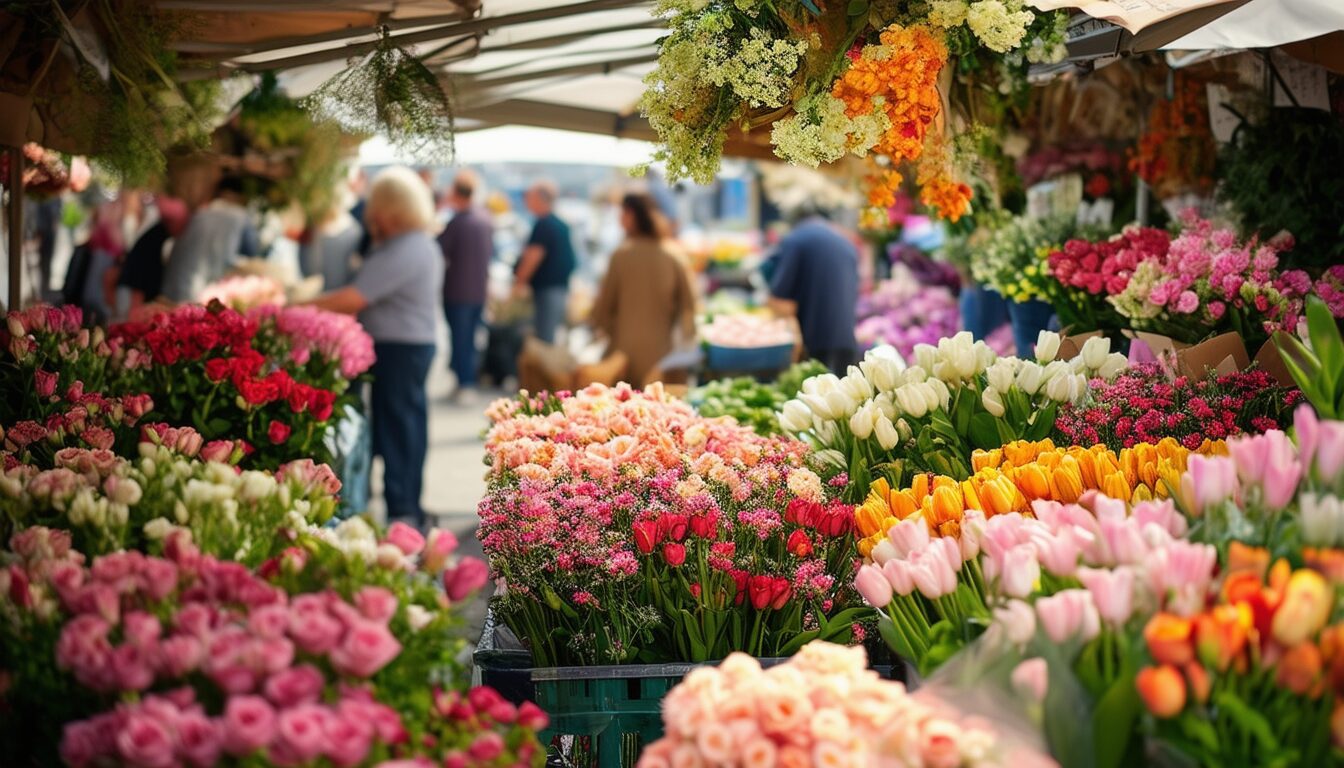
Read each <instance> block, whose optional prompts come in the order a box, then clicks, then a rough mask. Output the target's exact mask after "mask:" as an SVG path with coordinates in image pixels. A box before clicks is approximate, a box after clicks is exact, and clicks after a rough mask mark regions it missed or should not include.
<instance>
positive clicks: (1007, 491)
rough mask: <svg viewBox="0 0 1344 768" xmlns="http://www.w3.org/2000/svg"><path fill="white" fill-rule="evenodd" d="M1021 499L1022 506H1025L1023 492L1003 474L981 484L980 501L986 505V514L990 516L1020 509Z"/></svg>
mask: <svg viewBox="0 0 1344 768" xmlns="http://www.w3.org/2000/svg"><path fill="white" fill-rule="evenodd" d="M1019 500H1021V506H1022V507H1025V505H1026V502H1025V499H1022V492H1021V491H1019V490H1018V489H1017V486H1016V485H1013V482H1012V481H1011V480H1009V479H1008V478H1007V477H1004V476H1003V475H1000V476H998V477H995V478H994V479H992V480H988V481H986V482H984V483H983V484H982V485H981V486H980V501H981V502H982V503H983V504H984V505H985V506H984V510H985V515H986V516H988V517H992V516H994V515H1003V514H1007V513H1009V512H1013V511H1015V510H1017V509H1019V508H1020V507H1019Z"/></svg>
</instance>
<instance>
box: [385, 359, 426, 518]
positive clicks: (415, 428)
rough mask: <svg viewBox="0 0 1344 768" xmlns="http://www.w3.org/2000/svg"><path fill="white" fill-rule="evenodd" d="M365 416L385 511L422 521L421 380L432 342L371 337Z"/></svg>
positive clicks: (390, 515) (423, 433)
mask: <svg viewBox="0 0 1344 768" xmlns="http://www.w3.org/2000/svg"><path fill="white" fill-rule="evenodd" d="M373 351H374V354H375V355H377V357H378V359H377V361H376V362H375V363H374V364H373V371H372V373H373V397H372V401H373V403H372V405H373V408H372V413H371V414H370V422H371V426H372V428H373V453H374V455H376V456H382V457H383V498H384V499H385V500H386V501H387V517H388V519H389V520H392V519H396V518H403V519H408V520H409V521H410V522H411V523H412V524H413V525H415V526H417V527H423V526H424V522H425V512H424V510H423V509H422V508H421V507H420V491H421V488H422V486H423V484H424V474H425V455H426V454H427V453H428V452H429V401H428V398H427V397H426V395H425V380H426V379H428V378H429V366H430V365H431V364H432V363H433V362H434V345H433V344H399V343H393V342H374V345H373Z"/></svg>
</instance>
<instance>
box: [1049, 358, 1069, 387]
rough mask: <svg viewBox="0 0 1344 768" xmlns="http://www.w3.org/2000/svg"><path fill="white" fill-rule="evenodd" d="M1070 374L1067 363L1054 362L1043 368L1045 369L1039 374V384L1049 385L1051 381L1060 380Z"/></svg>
mask: <svg viewBox="0 0 1344 768" xmlns="http://www.w3.org/2000/svg"><path fill="white" fill-rule="evenodd" d="M1071 373H1072V371H1071V370H1069V364H1068V363H1066V362H1064V361H1063V360H1056V361H1054V362H1053V363H1050V364H1049V365H1047V366H1045V369H1044V370H1043V371H1042V372H1041V383H1042V384H1049V383H1050V382H1051V381H1052V380H1054V379H1057V378H1060V377H1061V376H1068V375H1069V374H1071Z"/></svg>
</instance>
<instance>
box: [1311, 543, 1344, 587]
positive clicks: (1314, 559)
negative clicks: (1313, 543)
mask: <svg viewBox="0 0 1344 768" xmlns="http://www.w3.org/2000/svg"><path fill="white" fill-rule="evenodd" d="M1302 560H1303V561H1304V562H1305V563H1306V566H1307V567H1308V568H1310V569H1312V570H1313V571H1317V572H1319V573H1320V574H1321V575H1322V576H1324V577H1325V578H1326V580H1327V581H1329V582H1330V583H1331V584H1344V550H1340V549H1323V548H1316V547H1306V548H1304V549H1303V550H1302Z"/></svg>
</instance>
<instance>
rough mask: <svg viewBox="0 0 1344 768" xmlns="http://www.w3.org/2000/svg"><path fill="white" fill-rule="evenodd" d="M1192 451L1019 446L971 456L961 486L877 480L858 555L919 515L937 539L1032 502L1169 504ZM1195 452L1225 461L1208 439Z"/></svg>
mask: <svg viewBox="0 0 1344 768" xmlns="http://www.w3.org/2000/svg"><path fill="white" fill-rule="evenodd" d="M1191 453H1192V451H1189V450H1187V449H1186V448H1185V447H1184V446H1182V445H1181V444H1180V443H1178V442H1176V441H1175V440H1173V439H1172V438H1166V439H1164V440H1162V441H1161V442H1159V443H1156V444H1152V443H1139V444H1138V445H1135V446H1134V447H1132V448H1125V449H1123V450H1121V451H1120V452H1119V453H1115V452H1114V451H1111V450H1110V449H1108V448H1107V447H1106V446H1104V445H1097V446H1093V447H1092V448H1081V447H1079V446H1072V447H1069V448H1056V447H1055V444H1054V443H1053V442H1052V441H1050V440H1041V441H1039V442H1031V441H1028V440H1018V441H1017V442H1013V443H1009V444H1007V445H1005V446H1003V447H1002V448H995V449H994V450H992V451H976V452H975V453H973V454H972V455H971V468H972V469H973V470H974V472H975V474H974V475H972V476H971V477H970V478H969V479H967V480H963V481H961V482H957V481H956V480H955V479H953V478H951V477H946V476H942V475H931V474H919V475H915V477H914V478H913V479H912V480H911V483H910V487H909V488H903V489H899V490H897V489H893V488H892V487H891V486H890V484H888V483H887V481H886V480H883V479H878V480H877V481H876V482H874V483H873V485H872V487H871V488H870V489H869V492H868V498H867V500H865V501H864V503H863V505H862V506H860V507H859V508H858V509H856V510H855V511H854V521H855V527H856V529H857V531H858V537H859V542H858V548H859V554H861V555H863V556H864V557H867V556H868V555H869V553H871V552H872V550H873V547H875V546H877V542H879V541H881V540H882V538H883V537H884V536H886V535H887V532H888V531H889V530H891V527H892V526H894V525H896V523H898V522H900V521H901V520H904V519H906V518H908V517H911V516H914V515H916V514H918V515H921V516H922V517H923V518H924V520H925V522H927V523H928V525H929V530H930V532H931V533H933V534H934V535H936V536H957V535H959V534H960V532H961V519H962V517H963V516H964V515H965V511H966V510H968V509H975V510H979V511H981V512H984V513H985V516H986V517H993V516H994V515H1001V514H1005V513H1008V512H1023V513H1029V512H1030V511H1031V502H1032V501H1034V500H1036V499H1048V500H1051V501H1058V502H1062V503H1065V504H1072V503H1074V502H1076V501H1078V499H1079V497H1081V496H1082V495H1083V493H1084V492H1085V491H1088V490H1096V491H1101V492H1102V493H1104V494H1106V495H1107V496H1110V497H1111V498H1113V499H1120V500H1122V501H1126V502H1133V503H1138V502H1141V501H1146V500H1149V499H1154V498H1164V497H1166V496H1167V495H1168V489H1169V488H1179V487H1180V478H1181V475H1182V474H1183V473H1184V472H1185V469H1186V459H1187V458H1188V457H1189V455H1190V454H1191ZM1193 453H1203V454H1225V453H1227V446H1226V444H1224V443H1223V442H1222V441H1221V440H1218V441H1212V440H1206V441H1205V442H1204V445H1202V446H1200V448H1199V450H1198V451H1193Z"/></svg>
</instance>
